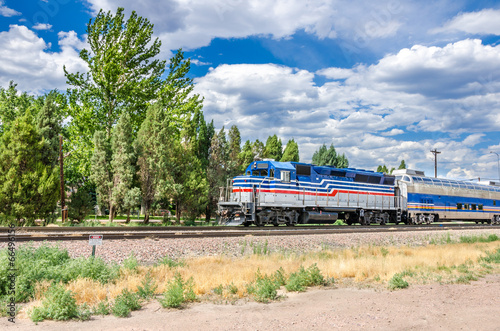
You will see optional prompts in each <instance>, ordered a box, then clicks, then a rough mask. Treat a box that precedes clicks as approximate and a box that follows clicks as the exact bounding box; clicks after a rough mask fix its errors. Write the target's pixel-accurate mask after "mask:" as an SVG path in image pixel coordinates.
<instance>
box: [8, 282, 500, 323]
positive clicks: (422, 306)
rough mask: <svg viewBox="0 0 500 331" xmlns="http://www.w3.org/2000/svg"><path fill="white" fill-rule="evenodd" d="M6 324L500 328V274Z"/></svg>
mask: <svg viewBox="0 0 500 331" xmlns="http://www.w3.org/2000/svg"><path fill="white" fill-rule="evenodd" d="M0 329H2V330H81V329H85V330H334V329H343V330H366V329H374V330H500V274H496V275H488V276H486V277H485V278H483V279H480V280H478V281H475V282H472V283H471V284H468V285H462V284H453V285H440V284H432V285H413V286H410V287H409V288H407V289H404V290H398V291H393V292H391V291H388V290H385V289H384V290H380V289H379V290H375V289H355V288H314V289H309V291H307V292H306V293H287V294H286V297H285V298H283V299H281V300H280V301H278V302H273V303H269V304H262V303H256V302H243V301H241V302H237V303H234V304H214V303H194V304H192V305H190V306H189V307H187V308H185V309H182V310H174V309H171V310H168V309H163V308H161V306H160V305H159V304H158V302H157V301H156V300H154V301H152V302H150V303H149V304H147V305H146V306H144V307H143V308H142V309H141V310H139V311H135V312H132V315H131V317H129V318H117V317H114V316H105V317H102V316H93V317H92V319H91V320H90V321H85V322H79V321H70V322H54V321H44V322H41V323H38V325H35V323H33V322H31V321H30V320H27V319H20V318H17V319H16V323H15V324H12V323H10V322H8V321H7V319H6V318H2V319H1V320H0Z"/></svg>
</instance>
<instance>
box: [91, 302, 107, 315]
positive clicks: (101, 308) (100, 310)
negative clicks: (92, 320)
mask: <svg viewBox="0 0 500 331" xmlns="http://www.w3.org/2000/svg"><path fill="white" fill-rule="evenodd" d="M110 312H111V308H110V306H109V302H108V298H106V300H104V301H101V302H99V304H98V305H97V307H95V308H94V311H93V313H94V314H96V315H103V316H104V315H109V313H110Z"/></svg>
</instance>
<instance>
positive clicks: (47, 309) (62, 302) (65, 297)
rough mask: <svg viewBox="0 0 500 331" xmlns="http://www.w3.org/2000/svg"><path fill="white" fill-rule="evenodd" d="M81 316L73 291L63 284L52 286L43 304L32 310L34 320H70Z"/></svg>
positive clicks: (31, 315) (31, 316)
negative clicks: (65, 287)
mask: <svg viewBox="0 0 500 331" xmlns="http://www.w3.org/2000/svg"><path fill="white" fill-rule="evenodd" d="M77 317H79V314H78V309H77V305H76V300H75V298H74V297H73V294H72V293H71V291H66V290H65V289H64V287H63V286H61V285H56V286H52V287H51V288H50V289H49V291H48V292H47V294H46V296H45V300H43V302H42V305H41V306H40V307H36V308H34V309H33V310H32V311H31V314H30V318H31V319H32V320H33V322H39V321H43V320H45V319H52V320H57V321H60V320H68V319H70V318H77Z"/></svg>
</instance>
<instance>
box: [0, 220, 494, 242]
mask: <svg viewBox="0 0 500 331" xmlns="http://www.w3.org/2000/svg"><path fill="white" fill-rule="evenodd" d="M495 228H496V227H492V226H491V225H476V224H432V225H422V226H417V225H411V226H406V225H398V226H391V225H385V226H376V225H371V226H317V227H306V226H298V227H249V228H244V227H161V228H160V227H159V228H155V227H133V228H130V227H127V228H117V227H97V228H91V227H81V228H76V227H63V228H52V227H50V228H41V229H43V230H40V228H39V227H34V228H18V229H19V230H17V229H16V232H15V241H43V240H62V241H69V240H88V237H89V235H91V234H102V235H103V236H104V238H105V240H113V239H114V240H120V239H145V238H149V239H183V238H216V237H218V238H221V237H244V236H256V237H257V236H291V235H318V234H346V233H382V232H389V233H395V232H420V231H447V230H464V229H469V230H479V229H495ZM34 229H36V230H34ZM10 236H11V237H12V234H10ZM7 241H9V234H8V233H7V231H3V229H0V243H2V242H7Z"/></svg>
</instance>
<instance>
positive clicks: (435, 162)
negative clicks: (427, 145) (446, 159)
mask: <svg viewBox="0 0 500 331" xmlns="http://www.w3.org/2000/svg"><path fill="white" fill-rule="evenodd" d="M431 153H432V154H434V178H437V176H438V158H437V155H438V154H441V152H438V150H437V148H434V150H431Z"/></svg>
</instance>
